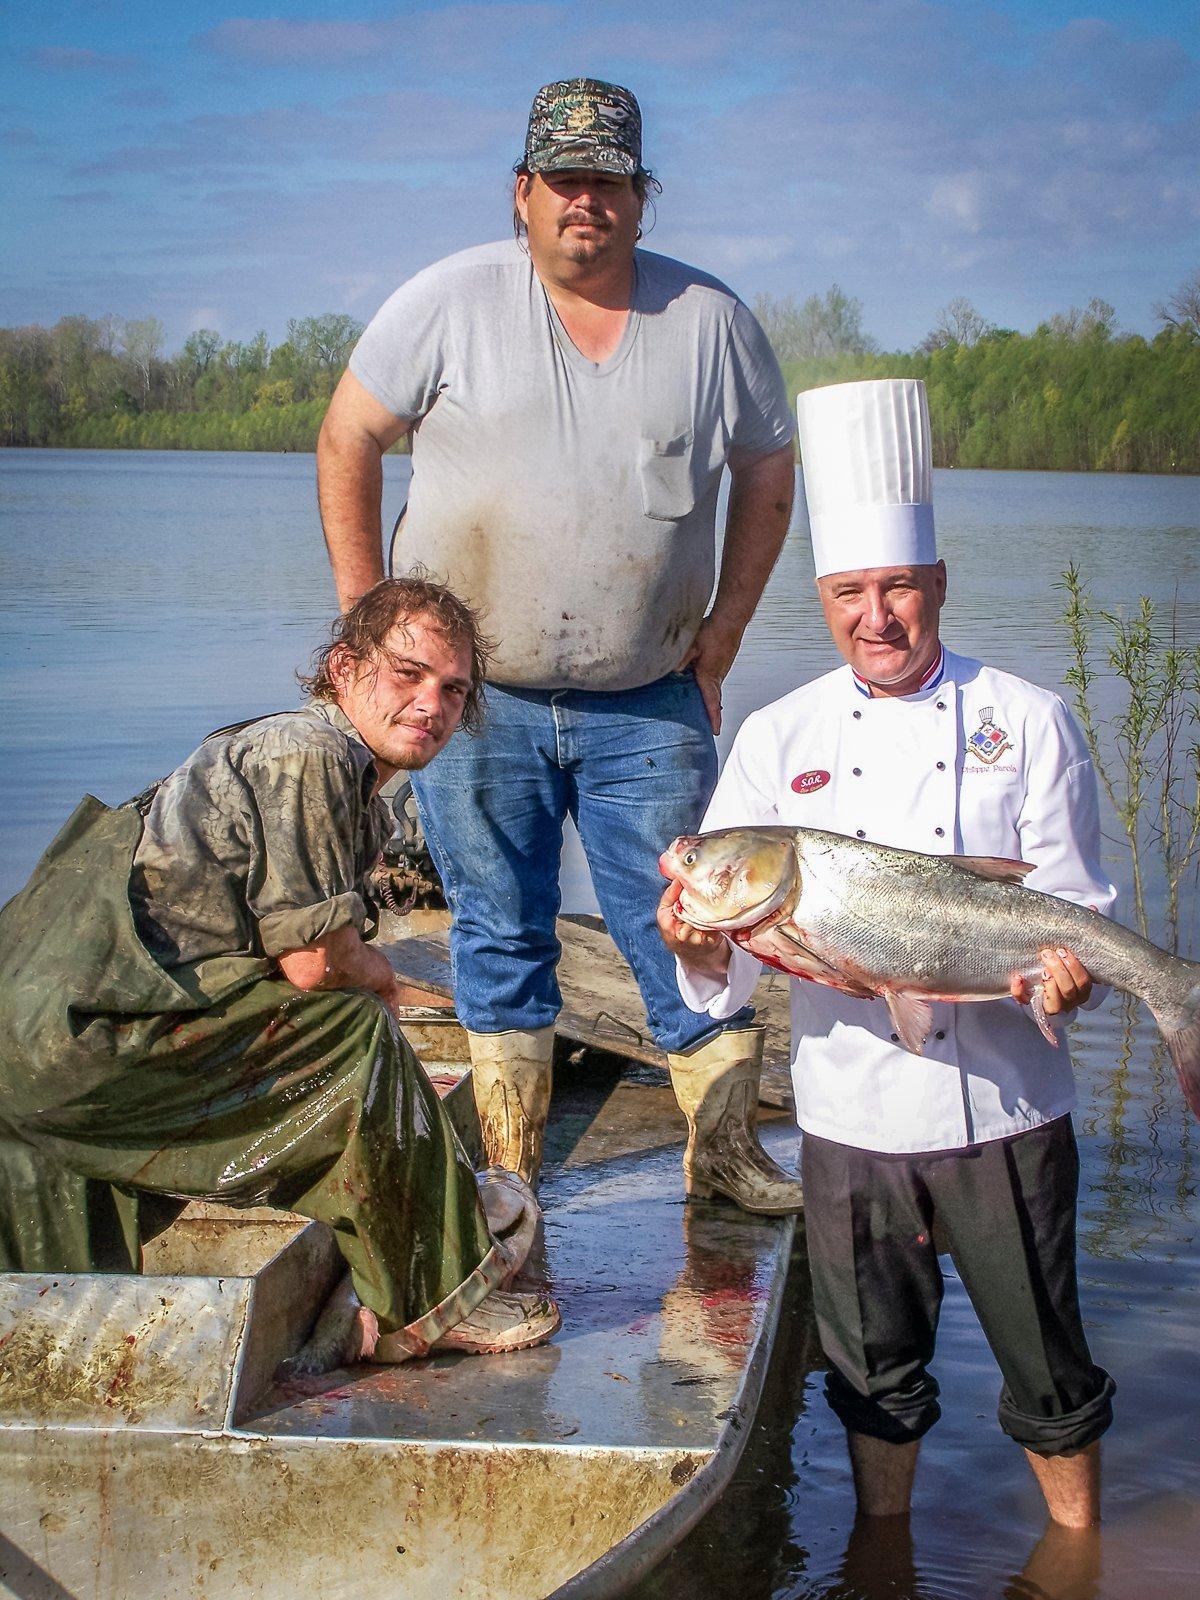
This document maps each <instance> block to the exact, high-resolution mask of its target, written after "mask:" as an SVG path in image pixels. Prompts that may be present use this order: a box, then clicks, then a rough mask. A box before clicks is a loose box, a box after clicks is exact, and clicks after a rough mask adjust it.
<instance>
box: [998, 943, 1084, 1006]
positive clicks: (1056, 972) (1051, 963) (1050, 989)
mask: <svg viewBox="0 0 1200 1600" xmlns="http://www.w3.org/2000/svg"><path fill="white" fill-rule="evenodd" d="M1038 960H1039V961H1040V962H1041V963H1042V1010H1043V1011H1044V1012H1045V1014H1046V1015H1047V1016H1048V1017H1065V1016H1069V1015H1070V1013H1071V1012H1072V1011H1075V1010H1077V1009H1078V1008H1079V1007H1080V1006H1081V1005H1083V1004H1085V1002H1086V1001H1087V999H1088V997H1089V995H1090V994H1091V992H1092V979H1091V974H1090V973H1089V972H1088V970H1087V968H1086V967H1085V966H1084V964H1083V962H1082V961H1080V959H1079V957H1078V956H1077V955H1076V954H1075V952H1074V951H1073V950H1067V949H1065V948H1059V949H1057V950H1055V949H1052V948H1051V947H1050V946H1047V947H1046V949H1045V950H1041V951H1039V952H1038ZM1033 990H1034V985H1033V984H1031V983H1030V981H1029V979H1028V978H1027V977H1026V976H1025V975H1024V974H1023V973H1020V972H1017V973H1014V974H1013V980H1012V989H1011V991H1010V992H1011V994H1012V997H1013V999H1014V1000H1018V1001H1020V1003H1021V1004H1022V1005H1023V1006H1027V1005H1031V1004H1032V1003H1033Z"/></svg>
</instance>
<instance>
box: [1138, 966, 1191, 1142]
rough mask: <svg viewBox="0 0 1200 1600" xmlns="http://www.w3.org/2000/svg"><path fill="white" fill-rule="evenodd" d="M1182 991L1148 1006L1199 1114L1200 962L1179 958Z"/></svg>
mask: <svg viewBox="0 0 1200 1600" xmlns="http://www.w3.org/2000/svg"><path fill="white" fill-rule="evenodd" d="M1179 966H1180V967H1181V968H1182V969H1183V972H1182V974H1181V977H1182V980H1183V981H1182V993H1181V994H1180V995H1179V996H1178V997H1177V999H1176V1002H1175V1003H1174V1004H1172V1005H1169V1006H1162V1005H1160V1006H1157V1007H1156V1006H1153V1005H1152V1006H1151V1008H1150V1009H1151V1010H1152V1011H1153V1013H1154V1020H1155V1022H1157V1023H1158V1026H1159V1030H1160V1032H1161V1033H1162V1036H1163V1039H1164V1041H1165V1043H1166V1046H1167V1050H1168V1051H1169V1052H1170V1056H1171V1060H1172V1061H1173V1062H1174V1063H1175V1071H1176V1073H1177V1074H1178V1075H1179V1086H1180V1088H1181V1089H1182V1090H1183V1097H1184V1099H1185V1100H1186V1101H1187V1103H1188V1105H1189V1106H1191V1108H1192V1110H1193V1111H1194V1112H1195V1114H1196V1116H1197V1117H1200V963H1197V962H1193V961H1181V962H1180V963H1179Z"/></svg>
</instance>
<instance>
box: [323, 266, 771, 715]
mask: <svg viewBox="0 0 1200 1600" xmlns="http://www.w3.org/2000/svg"><path fill="white" fill-rule="evenodd" d="M635 262H636V284H635V289H634V300H633V306H632V309H631V311H630V314H629V320H628V323H627V325H626V328H625V333H624V337H623V338H622V340H621V343H620V345H619V346H618V347H617V349H616V350H615V351H614V352H613V354H612V355H611V356H610V357H609V359H608V360H607V361H603V362H600V363H596V362H594V361H589V360H587V359H586V357H584V356H582V355H581V354H580V352H579V351H578V349H577V348H576V347H575V345H574V344H573V343H572V341H571V339H570V337H569V336H568V334H567V332H566V330H565V329H564V328H563V326H562V323H561V322H560V320H559V318H558V315H557V313H556V312H555V310H554V307H553V305H552V304H551V302H550V299H549V297H548V296H547V294H546V291H545V289H544V288H543V287H542V284H541V280H540V279H539V278H538V277H537V275H536V273H535V272H534V270H533V265H532V263H531V261H530V259H529V256H528V255H527V253H526V252H525V251H524V250H523V249H522V248H521V247H520V246H519V245H518V244H517V243H516V241H515V240H514V241H510V242H508V243H503V244H490V245H482V246H479V247H478V248H476V249H473V250H464V251H462V252H461V253H460V254H458V255H454V256H450V257H448V258H447V259H446V260H444V261H439V262H437V263H435V264H434V265H433V266H431V267H428V268H426V270H425V271H424V272H420V273H418V274H417V276H416V277H415V278H411V279H410V280H409V281H408V282H407V283H405V284H403V285H402V286H401V287H400V288H399V289H397V291H396V293H395V294H394V295H392V297H391V299H390V300H388V301H387V303H386V304H385V305H384V306H383V308H382V309H381V310H380V312H379V313H378V315H377V316H376V317H375V319H374V320H373V321H372V323H371V324H370V326H369V327H368V328H367V330H366V332H365V333H364V334H363V336H362V338H361V340H360V341H359V344H358V347H357V349H356V350H355V352H354V354H353V356H352V357H351V360H350V370H351V371H352V372H353V373H354V375H355V377H356V378H357V379H358V381H359V382H360V383H361V384H362V385H363V386H364V387H365V388H366V389H368V390H369V391H370V393H371V394H373V395H374V396H375V398H376V399H377V400H379V401H380V402H381V403H382V404H383V405H385V406H387V408H388V410H389V411H391V412H392V413H393V414H394V415H395V416H397V417H410V418H413V419H414V420H415V423H416V426H415V427H414V430H413V441H412V458H413V477H412V487H411V490H410V493H409V501H408V508H407V511H406V513H405V517H404V524H403V527H402V529H401V532H400V535H399V538H398V541H397V544H396V546H395V548H394V551H393V566H394V570H395V571H396V572H404V571H407V570H408V569H410V568H411V567H412V566H414V565H415V564H416V563H418V562H419V563H421V564H422V565H423V566H425V567H426V568H428V569H429V571H430V572H431V573H432V574H433V575H434V576H436V577H438V578H441V579H444V580H445V581H446V582H447V583H449V585H450V586H451V588H453V589H454V590H455V591H456V592H457V593H459V594H460V595H461V596H462V597H463V598H464V599H465V600H467V601H468V602H469V603H470V604H472V605H475V606H478V607H480V608H481V609H482V610H483V611H484V613H485V617H484V628H485V631H486V632H487V633H488V634H489V635H490V636H491V637H492V638H493V639H494V640H495V641H496V643H497V645H498V650H497V654H496V659H495V664H494V667H493V672H492V676H493V677H494V678H495V679H496V681H497V682H499V683H503V684H511V685H515V686H520V687H527V688H542V689H561V688H567V687H577V688H584V689H630V688H636V687H638V686H640V685H642V684H646V683H651V682H653V681H654V680H655V679H656V678H660V677H662V676H663V674H664V673H667V672H671V671H673V670H674V669H675V668H676V667H677V666H678V665H679V661H680V657H681V656H682V655H683V653H684V652H685V650H686V649H687V646H688V645H689V644H690V642H691V639H692V635H693V633H694V632H695V630H696V628H697V626H698V625H699V623H700V621H701V619H702V617H703V616H704V612H705V609H706V607H707V605H708V600H709V596H710V594H711V592H712V585H713V579H714V576H715V544H716V540H715V522H716V515H715V514H716V504H717V490H718V487H719V485H720V478H721V468H722V467H723V466H724V464H725V462H726V460H727V458H728V456H729V452H730V450H731V449H732V448H735V447H736V448H737V449H738V450H741V451H745V452H746V453H747V454H748V455H751V456H755V455H767V454H769V453H770V452H771V451H773V450H777V449H779V448H780V447H781V446H782V445H785V444H787V442H788V441H789V439H791V437H792V433H793V424H792V417H791V410H790V407H789V406H788V401H787V392H786V390H785V388H784V383H783V377H782V375H781V373H780V371H779V364H778V362H777V361H776V360H775V356H774V354H773V353H772V351H771V347H770V345H769V344H768V343H767V339H766V336H765V335H764V333H763V331H762V329H761V328H760V327H759V325H758V323H757V322H756V321H755V319H754V317H753V316H752V315H751V314H750V312H749V311H748V310H747V309H746V307H745V306H744V305H743V304H742V303H741V301H740V300H738V299H737V297H736V296H735V295H734V294H733V293H732V292H731V291H730V290H729V289H727V288H726V287H725V286H724V285H723V284H721V283H718V282H717V280H716V279H715V278H710V277H707V276H706V275H705V274H704V273H701V272H697V271H695V270H694V269H693V268H691V267H687V266H684V265H683V264H682V263H680V262H678V261H672V260H670V259H669V258H668V257H666V256H659V255H652V254H650V253H649V252H648V251H645V250H639V251H637V252H636V255H635Z"/></svg>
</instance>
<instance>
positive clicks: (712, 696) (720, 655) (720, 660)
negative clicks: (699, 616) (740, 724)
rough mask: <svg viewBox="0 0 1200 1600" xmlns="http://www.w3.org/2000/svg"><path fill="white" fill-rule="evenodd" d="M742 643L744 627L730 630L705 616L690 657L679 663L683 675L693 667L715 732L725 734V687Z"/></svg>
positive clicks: (689, 651) (693, 641)
mask: <svg viewBox="0 0 1200 1600" xmlns="http://www.w3.org/2000/svg"><path fill="white" fill-rule="evenodd" d="M741 642H742V630H741V629H740V628H730V627H728V626H726V625H724V624H722V623H721V622H720V621H719V620H718V619H717V618H716V617H715V616H708V617H705V619H704V621H703V622H702V623H701V624H700V626H699V628H697V630H696V637H695V638H694V639H693V640H692V642H691V645H690V647H689V649H688V651H687V654H686V655H685V656H684V658H683V660H682V661H681V662H680V663H679V670H680V671H681V672H682V671H683V670H684V668H685V667H691V669H692V671H693V672H694V673H695V674H696V682H697V684H698V685H699V686H700V693H701V694H702V695H703V696H704V707H705V710H706V711H707V712H708V720H709V721H710V722H711V723H712V731H713V732H714V733H720V731H721V685H722V683H723V682H724V681H725V675H726V673H727V672H728V671H729V669H730V667H731V666H732V665H733V661H734V657H735V656H736V655H737V653H738V647H739V645H740V644H741Z"/></svg>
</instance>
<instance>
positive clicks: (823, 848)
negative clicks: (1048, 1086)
mask: <svg viewBox="0 0 1200 1600" xmlns="http://www.w3.org/2000/svg"><path fill="white" fill-rule="evenodd" d="M659 870H660V871H661V872H662V873H663V875H664V876H665V877H669V878H672V879H676V880H678V882H677V883H676V884H673V885H672V888H673V890H676V891H677V892H676V893H674V895H673V897H672V901H671V908H670V909H671V916H672V917H673V918H674V919H675V920H676V921H677V922H678V921H683V922H690V923H691V924H692V925H693V926H694V927H695V928H697V929H704V930H705V931H707V932H709V933H711V934H715V933H723V934H725V935H726V936H727V937H728V938H729V939H731V940H733V941H734V943H736V944H738V945H740V946H742V947H743V948H744V949H746V950H749V951H750V953H751V954H752V955H754V956H757V957H758V959H759V960H760V961H762V962H764V963H766V965H768V966H772V967H778V968H779V969H780V970H781V971H783V972H786V973H788V974H790V975H791V976H792V977H795V978H804V979H807V980H809V981H810V982H813V983H822V984H825V985H827V986H828V987H829V988H832V989H840V990H841V991H842V993H844V994H848V995H852V996H855V997H857V998H859V999H869V998H870V997H872V996H878V997H879V998H880V999H881V1000H882V1001H883V1002H884V1003H885V1004H886V1006H887V1008H888V1012H889V1013H890V1016H891V1021H892V1027H893V1029H894V1030H895V1032H894V1037H895V1039H896V1041H897V1042H898V1043H899V1044H902V1045H903V1046H904V1048H905V1049H906V1050H910V1051H912V1053H913V1054H914V1055H920V1054H921V1052H922V1050H923V1049H924V1047H925V1041H926V1039H927V1038H928V1036H929V1033H930V1031H931V1030H932V1028H933V1010H932V1007H933V1004H934V1003H935V1002H936V1003H942V1004H945V1003H947V1002H951V1003H970V1002H977V1001H987V1000H996V999H999V998H1001V997H1002V996H1005V995H1011V996H1013V998H1014V999H1016V1000H1019V1001H1021V1002H1022V1003H1023V1004H1028V1005H1029V1007H1030V1009H1031V1010H1032V1013H1033V1020H1034V1021H1035V1022H1036V1023H1037V1026H1038V1027H1039V1028H1040V1029H1041V1031H1042V1033H1043V1034H1044V1035H1045V1037H1046V1038H1047V1039H1048V1040H1049V1042H1050V1043H1051V1044H1055V1045H1056V1044H1057V1043H1058V1040H1057V1038H1056V1037H1055V1034H1054V1032H1053V1030H1052V1029H1051V1027H1050V1025H1049V1022H1048V1021H1047V1018H1048V1017H1050V1016H1055V1015H1058V1016H1062V1015H1063V1014H1065V1013H1066V1012H1069V1011H1073V1010H1074V1009H1075V1007H1076V1006H1079V1005H1082V1004H1083V1002H1084V1001H1085V1000H1086V999H1087V998H1088V995H1089V994H1090V993H1091V987H1092V982H1093V980H1095V982H1097V983H1103V984H1108V985H1110V986H1111V987H1112V988H1114V989H1121V990H1123V991H1124V992H1125V993H1127V994H1134V995H1137V996H1138V998H1139V999H1141V1000H1143V1001H1144V1002H1145V1004H1146V1005H1147V1006H1148V1007H1149V1008H1150V1011H1151V1014H1152V1015H1153V1017H1154V1019H1155V1021H1156V1022H1157V1023H1158V1026H1159V1030H1160V1031H1161V1033H1162V1035H1163V1038H1164V1040H1165V1042H1166V1046H1167V1049H1168V1051H1169V1052H1170V1055H1171V1059H1172V1061H1173V1062H1174V1063H1175V1070H1176V1072H1177V1073H1178V1075H1179V1082H1180V1085H1181V1087H1182V1089H1183V1093H1184V1096H1185V1098H1186V1100H1187V1102H1188V1104H1189V1105H1190V1106H1191V1108H1192V1110H1193V1111H1194V1112H1195V1113H1196V1115H1197V1116H1200V963H1197V962H1192V961H1183V960H1181V959H1180V958H1179V957H1178V956H1176V955H1173V954H1171V953H1170V952H1168V951H1166V950H1160V949H1159V948H1158V947H1157V946H1156V945H1153V944H1151V943H1150V942H1149V941H1148V940H1146V939H1143V938H1141V937H1140V936H1139V935H1138V934H1136V933H1134V932H1133V931H1132V930H1131V929H1129V928H1124V927H1122V926H1121V925H1120V923H1116V922H1111V921H1109V919H1108V918H1107V917H1102V916H1101V915H1100V914H1099V913H1098V912H1096V911H1093V910H1091V909H1090V908H1089V907H1087V906H1080V905H1075V904H1073V903H1072V902H1071V901H1068V900H1063V899H1059V898H1057V897H1056V896H1054V895H1048V894H1040V893H1039V892H1038V891H1037V890H1035V889H1027V888H1025V887H1024V884H1023V882H1022V880H1023V879H1024V878H1025V877H1026V876H1027V875H1028V873H1030V872H1031V871H1032V870H1033V868H1032V867H1031V866H1030V865H1029V863H1027V862H1022V861H1008V860H1004V859H1001V858H999V857H995V856H929V855H923V854H921V853H920V852H919V851H914V850H900V849H894V848H892V847H890V846H887V845H878V844H872V843H869V842H867V841H866V840H861V839H857V838H854V839H851V838H849V837H847V836H846V835H844V834H840V833H827V832H824V831H822V830H821V829H817V828H785V827H748V828H723V829H719V830H717V831H716V832H714V833H707V834H701V835H688V836H686V837H684V838H681V839H676V840H675V842H674V844H672V845H671V846H670V847H669V848H668V849H667V850H665V851H664V852H663V854H662V856H661V858H660V860H659ZM679 884H682V890H681V891H679V889H678V885H679ZM665 899H666V897H665V896H664V902H665ZM662 926H663V922H662V920H661V918H660V922H659V927H660V928H661V927H662ZM664 937H665V934H664ZM668 945H669V946H670V947H671V948H673V949H676V952H677V953H680V952H681V949H682V941H681V940H679V941H678V942H677V943H672V941H671V940H668ZM680 959H681V960H686V956H684V955H682V954H681V953H680Z"/></svg>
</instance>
